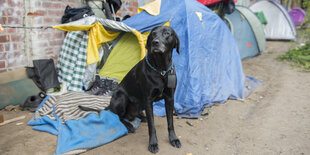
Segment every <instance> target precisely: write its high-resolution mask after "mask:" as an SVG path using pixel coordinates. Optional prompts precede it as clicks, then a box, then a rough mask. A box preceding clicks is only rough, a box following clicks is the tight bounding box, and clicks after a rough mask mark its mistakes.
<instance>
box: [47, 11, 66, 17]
mask: <svg viewBox="0 0 310 155" xmlns="http://www.w3.org/2000/svg"><path fill="white" fill-rule="evenodd" d="M63 14H64V11H63V10H48V11H47V15H48V16H59V17H61V16H62V15H63Z"/></svg>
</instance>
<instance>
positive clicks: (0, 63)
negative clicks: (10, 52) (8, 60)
mask: <svg viewBox="0 0 310 155" xmlns="http://www.w3.org/2000/svg"><path fill="white" fill-rule="evenodd" d="M0 68H2V69H3V68H6V65H5V61H0Z"/></svg>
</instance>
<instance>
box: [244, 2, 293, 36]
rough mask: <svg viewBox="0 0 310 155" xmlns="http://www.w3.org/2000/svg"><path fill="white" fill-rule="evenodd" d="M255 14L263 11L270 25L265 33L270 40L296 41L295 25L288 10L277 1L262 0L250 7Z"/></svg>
mask: <svg viewBox="0 0 310 155" xmlns="http://www.w3.org/2000/svg"><path fill="white" fill-rule="evenodd" d="M249 8H250V9H251V10H252V11H253V12H260V11H262V12H263V13H264V15H265V17H266V19H267V22H268V24H267V25H266V27H265V29H264V31H265V35H266V38H267V39H269V40H294V41H296V29H295V25H294V23H293V21H292V19H291V17H290V15H289V14H288V12H287V10H286V9H285V8H284V7H283V6H282V5H281V4H280V3H278V2H277V1H274V0H261V1H258V2H256V3H254V4H252V5H251V6H250V7H249Z"/></svg>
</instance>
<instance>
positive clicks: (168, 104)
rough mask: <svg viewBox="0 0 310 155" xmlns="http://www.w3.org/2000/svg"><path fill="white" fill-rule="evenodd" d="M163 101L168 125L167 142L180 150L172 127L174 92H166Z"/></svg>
mask: <svg viewBox="0 0 310 155" xmlns="http://www.w3.org/2000/svg"><path fill="white" fill-rule="evenodd" d="M164 99H165V108H166V117H167V123H168V133H169V141H170V144H171V145H172V146H173V147H176V148H180V147H181V146H182V144H181V142H180V140H179V139H178V137H177V136H176V134H175V131H174V125H173V108H174V90H173V89H168V90H166V95H165V96H164Z"/></svg>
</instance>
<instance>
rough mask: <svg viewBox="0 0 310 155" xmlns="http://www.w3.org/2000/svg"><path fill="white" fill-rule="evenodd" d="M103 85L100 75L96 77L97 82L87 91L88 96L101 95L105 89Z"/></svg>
mask: <svg viewBox="0 0 310 155" xmlns="http://www.w3.org/2000/svg"><path fill="white" fill-rule="evenodd" d="M103 86H104V85H103V83H102V81H101V80H100V76H99V75H96V77H95V81H94V83H93V85H92V87H91V88H90V89H89V90H88V91H86V93H87V94H90V95H98V94H99V93H100V91H101V90H100V89H101V88H103Z"/></svg>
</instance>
